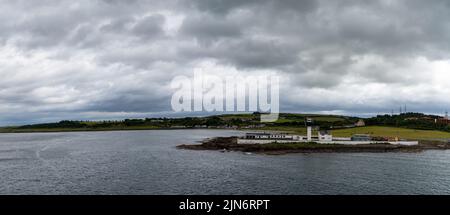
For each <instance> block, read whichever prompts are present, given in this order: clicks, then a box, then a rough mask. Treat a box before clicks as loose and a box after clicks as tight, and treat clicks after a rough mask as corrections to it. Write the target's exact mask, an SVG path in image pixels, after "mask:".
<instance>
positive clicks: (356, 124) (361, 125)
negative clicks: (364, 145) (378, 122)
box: [355, 119, 366, 127]
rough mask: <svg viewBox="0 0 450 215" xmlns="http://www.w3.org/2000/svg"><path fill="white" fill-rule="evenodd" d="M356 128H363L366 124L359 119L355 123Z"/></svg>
mask: <svg viewBox="0 0 450 215" xmlns="http://www.w3.org/2000/svg"><path fill="white" fill-rule="evenodd" d="M355 126H356V127H364V126H366V123H365V122H364V120H362V119H360V120H358V122H356V123H355Z"/></svg>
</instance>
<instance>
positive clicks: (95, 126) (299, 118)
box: [0, 113, 450, 133]
mask: <svg viewBox="0 0 450 215" xmlns="http://www.w3.org/2000/svg"><path fill="white" fill-rule="evenodd" d="M306 117H308V118H311V119H313V121H314V124H315V125H316V126H318V127H320V128H321V129H346V128H353V127H355V124H356V122H358V121H359V120H361V118H358V117H348V116H337V115H320V114H293V113H281V114H280V116H279V120H278V121H276V122H272V123H261V122H260V113H253V114H224V115H216V116H207V117H185V118H145V119H125V120H120V121H67V120H65V121H60V122H57V123H44V124H33V125H24V126H16V127H4V128H0V132H39V131H43V132H46V131H102V130H147V129H181V128H230V129H265V130H279V131H292V132H297V133H299V132H303V130H305V118H306ZM363 120H364V121H365V125H366V126H388V127H399V128H411V129H420V130H440V131H446V132H449V131H450V126H449V125H450V124H449V121H448V120H445V119H444V118H443V117H440V116H435V115H426V114H422V113H404V114H400V115H392V116H391V115H379V116H376V117H372V118H368V119H363Z"/></svg>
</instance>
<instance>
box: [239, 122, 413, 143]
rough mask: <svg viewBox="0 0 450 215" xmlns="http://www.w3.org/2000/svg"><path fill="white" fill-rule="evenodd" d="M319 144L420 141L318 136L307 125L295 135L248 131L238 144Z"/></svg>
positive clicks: (322, 134) (323, 132)
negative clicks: (303, 132)
mask: <svg viewBox="0 0 450 215" xmlns="http://www.w3.org/2000/svg"><path fill="white" fill-rule="evenodd" d="M307 142H315V143H318V144H341V145H367V144H383V143H389V144H392V145H405V146H414V145H418V144H419V142H418V141H383V140H372V139H371V138H370V136H369V135H353V137H347V138H345V137H341V138H339V137H338V138H333V135H331V133H330V132H329V131H319V132H318V133H317V136H316V137H313V136H312V127H311V126H308V127H307V135H306V136H301V135H293V134H287V133H267V132H263V133H247V134H246V135H245V136H244V137H241V138H238V140H237V143H238V144H269V143H307Z"/></svg>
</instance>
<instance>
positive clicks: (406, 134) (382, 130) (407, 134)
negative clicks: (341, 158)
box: [332, 126, 450, 140]
mask: <svg viewBox="0 0 450 215" xmlns="http://www.w3.org/2000/svg"><path fill="white" fill-rule="evenodd" d="M332 133H333V136H335V137H349V136H351V135H352V134H370V135H372V136H382V137H399V138H405V139H418V140H420V139H441V138H450V133H449V132H443V131H431V130H430V131H429V130H416V129H406V128H394V127H383V126H367V127H357V128H349V129H339V130H333V131H332Z"/></svg>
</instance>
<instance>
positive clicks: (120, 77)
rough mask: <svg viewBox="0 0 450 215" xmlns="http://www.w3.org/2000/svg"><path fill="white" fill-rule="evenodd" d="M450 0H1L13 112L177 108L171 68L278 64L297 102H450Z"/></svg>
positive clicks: (132, 112)
mask: <svg viewBox="0 0 450 215" xmlns="http://www.w3.org/2000/svg"><path fill="white" fill-rule="evenodd" d="M449 11H450V3H449V2H448V1H446V0H431V1H422V0H397V1H393V0H378V1H374V0H370V1H369V0H368V1H355V0H339V1H325V0H257V1H256V0H248V1H240V0H193V1H183V0H164V1H162V0H161V1H157V0H155V1H144V0H133V1H119V0H80V1H68V0H67V1H66V0H62V1H56V0H43V1H39V2H38V1H36V2H34V1H24V0H17V1H10V0H0V20H2V22H0V75H1V78H0V124H3V125H5V124H20V123H32V122H44V121H54V120H61V119H112V118H125V117H146V116H161V115H163V116H166V115H171V108H170V98H171V96H172V93H173V92H174V90H173V89H171V88H170V81H171V80H172V78H174V77H175V76H177V75H186V76H192V75H193V71H194V70H195V69H199V68H201V69H208V70H209V71H210V72H211V73H214V74H219V75H228V74H231V73H242V74H258V73H267V72H276V73H277V74H278V75H280V76H281V77H282V78H281V85H282V87H281V92H280V98H281V104H280V108H281V110H282V111H284V112H321V113H336V114H341V113H342V114H350V115H371V114H378V113H390V112H391V110H392V109H394V110H395V111H397V112H398V107H399V106H400V105H404V104H406V105H407V106H408V109H409V110H411V111H421V112H428V113H443V112H444V111H445V110H446V109H448V108H449V107H450V101H449V99H448V97H449V95H450V84H449V80H450V79H449V78H450V43H449V41H450V13H449ZM449 109H450V108H449Z"/></svg>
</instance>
